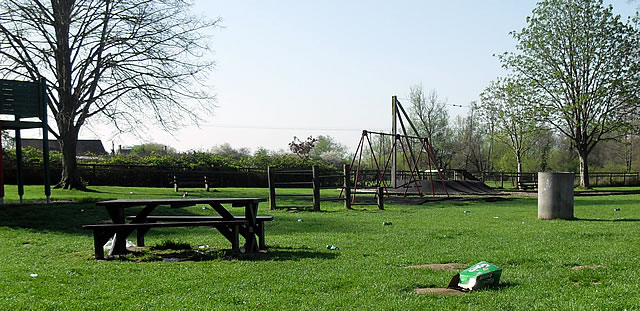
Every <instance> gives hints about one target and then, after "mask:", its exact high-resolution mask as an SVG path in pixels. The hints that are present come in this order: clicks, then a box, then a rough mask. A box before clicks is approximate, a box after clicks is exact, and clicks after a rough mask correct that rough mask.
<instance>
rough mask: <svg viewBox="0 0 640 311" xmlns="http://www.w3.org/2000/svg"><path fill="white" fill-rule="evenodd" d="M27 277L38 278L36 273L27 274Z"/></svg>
mask: <svg viewBox="0 0 640 311" xmlns="http://www.w3.org/2000/svg"><path fill="white" fill-rule="evenodd" d="M29 276H30V277H32V278H35V277H37V276H38V274H37V273H31V274H29Z"/></svg>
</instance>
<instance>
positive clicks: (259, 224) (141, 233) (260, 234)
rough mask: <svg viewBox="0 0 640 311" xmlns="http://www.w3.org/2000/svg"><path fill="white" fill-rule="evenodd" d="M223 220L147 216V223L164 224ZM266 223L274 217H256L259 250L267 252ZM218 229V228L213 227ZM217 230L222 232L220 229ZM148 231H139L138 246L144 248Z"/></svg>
mask: <svg viewBox="0 0 640 311" xmlns="http://www.w3.org/2000/svg"><path fill="white" fill-rule="evenodd" d="M133 219H135V216H127V220H133ZM234 219H236V220H240V221H246V217H245V216H234ZM220 220H223V217H222V216H186V215H176V216H170V215H166V216H165V215H163V216H153V215H151V216H147V223H155V222H157V221H163V222H167V221H169V222H194V223H199V222H203V223H204V222H210V221H220ZM265 221H273V216H256V234H257V236H258V249H259V250H265V249H266V244H265V241H264V222H265ZM213 227H216V226H213ZM149 229H150V228H149ZM216 229H218V230H220V229H219V228H218V227H216ZM147 231H148V229H147V230H145V229H138V230H136V232H137V244H138V246H144V235H145V234H146V233H147Z"/></svg>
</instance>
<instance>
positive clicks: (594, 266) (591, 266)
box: [571, 265, 607, 270]
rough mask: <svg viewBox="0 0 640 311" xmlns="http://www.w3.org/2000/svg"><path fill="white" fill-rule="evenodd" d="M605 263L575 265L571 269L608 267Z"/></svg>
mask: <svg viewBox="0 0 640 311" xmlns="http://www.w3.org/2000/svg"><path fill="white" fill-rule="evenodd" d="M606 267H607V266H605V265H588V266H573V267H571V270H582V269H598V268H606Z"/></svg>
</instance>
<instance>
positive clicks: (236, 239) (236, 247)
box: [231, 225, 240, 255]
mask: <svg viewBox="0 0 640 311" xmlns="http://www.w3.org/2000/svg"><path fill="white" fill-rule="evenodd" d="M239 230H240V225H234V226H233V230H232V231H233V233H232V236H233V240H232V241H231V251H232V252H233V254H234V255H238V254H239V253H240V234H239Z"/></svg>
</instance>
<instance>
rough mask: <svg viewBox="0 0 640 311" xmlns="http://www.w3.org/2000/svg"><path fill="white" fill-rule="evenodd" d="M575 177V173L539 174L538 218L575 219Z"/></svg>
mask: <svg viewBox="0 0 640 311" xmlns="http://www.w3.org/2000/svg"><path fill="white" fill-rule="evenodd" d="M574 175H575V174H574V173H550V172H538V218H540V219H556V218H560V219H573V218H574V217H573V181H574V180H575V176H574Z"/></svg>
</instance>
